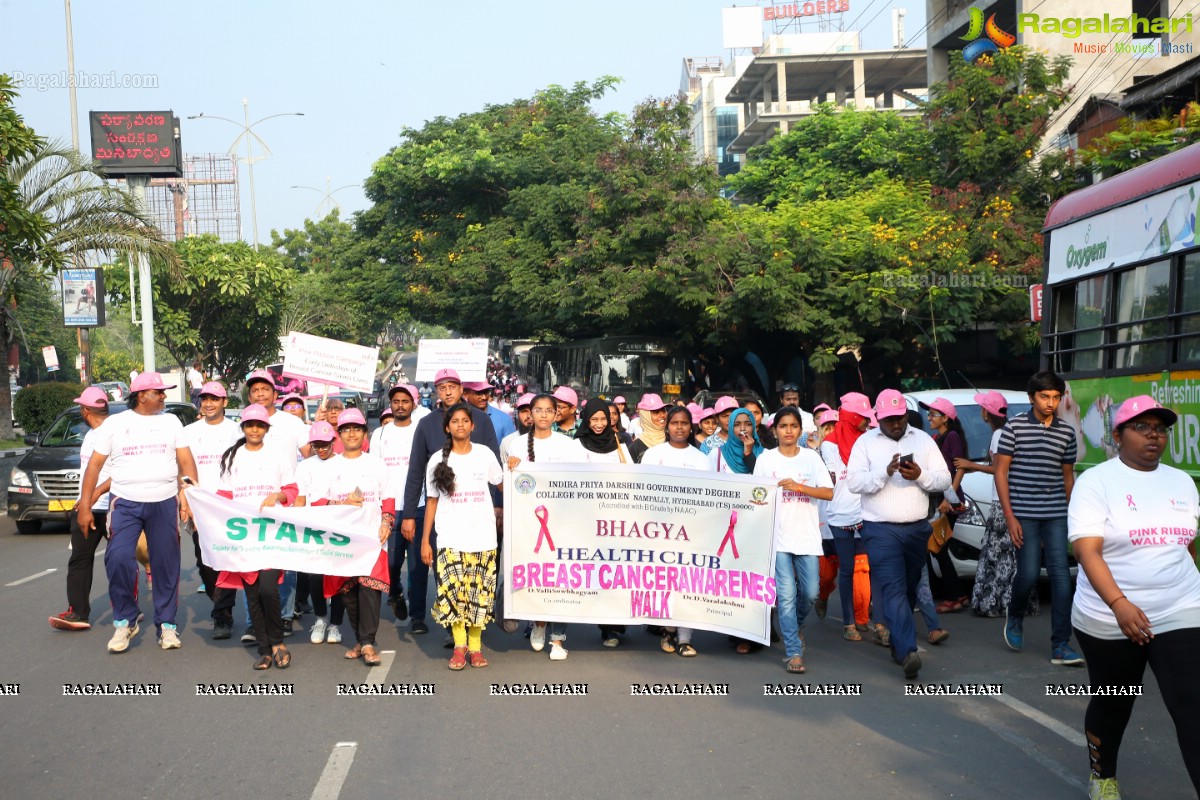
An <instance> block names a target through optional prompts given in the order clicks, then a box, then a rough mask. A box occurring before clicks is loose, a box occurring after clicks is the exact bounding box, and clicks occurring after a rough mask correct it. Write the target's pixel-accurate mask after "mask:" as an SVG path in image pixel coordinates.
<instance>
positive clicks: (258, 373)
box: [246, 369, 275, 388]
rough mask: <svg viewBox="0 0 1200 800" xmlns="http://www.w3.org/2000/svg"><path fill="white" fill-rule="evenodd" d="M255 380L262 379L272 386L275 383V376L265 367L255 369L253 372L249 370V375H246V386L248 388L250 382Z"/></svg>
mask: <svg viewBox="0 0 1200 800" xmlns="http://www.w3.org/2000/svg"><path fill="white" fill-rule="evenodd" d="M255 381H262V382H264V383H269V384H271V386H274V385H275V376H274V375H272V374H271V373H269V372H267V371H266V370H265V369H256V370H254V372H251V373H250V374H249V375H247V376H246V388H249V387H250V384H252V383H254V382H255Z"/></svg>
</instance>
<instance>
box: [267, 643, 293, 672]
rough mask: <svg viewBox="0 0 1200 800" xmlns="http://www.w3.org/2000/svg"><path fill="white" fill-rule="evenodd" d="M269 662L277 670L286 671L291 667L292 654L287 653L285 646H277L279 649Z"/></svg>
mask: <svg viewBox="0 0 1200 800" xmlns="http://www.w3.org/2000/svg"><path fill="white" fill-rule="evenodd" d="M271 660H272V661H273V662H274V663H275V666H277V667H279V669H287V668H288V667H290V666H291V665H292V654H291V653H289V652H288V649H287V646H286V645H282V644H281V645H279V649H278V650H276V651H275V652H274V653H273V654H272V655H271Z"/></svg>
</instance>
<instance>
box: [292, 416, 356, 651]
mask: <svg viewBox="0 0 1200 800" xmlns="http://www.w3.org/2000/svg"><path fill="white" fill-rule="evenodd" d="M335 439H337V431H335V430H334V429H333V426H332V425H330V424H329V423H328V422H314V423H313V424H312V425H311V426H309V429H308V444H309V446H310V447H311V448H312V452H313V454H312V455H311V456H309V457H308V458H306V459H304V460H303V461H301V462H300V463H299V464H297V465H296V487H297V490H298V491H299V496H297V497H296V505H298V506H304V505H309V504H310V503H320V502H321V501H322V500H324V499H325V498H327V497H329V480H330V477H331V476H330V472H329V462H330V461H331V460H332V459H333V442H334V440H335ZM307 578H308V580H307V581H306V583H307V585H308V596H307V597H306V596H305V595H304V594H301V595H300V596H299V597H298V598H297V601H298V602H301V603H303V602H304V601H306V600H308V601H311V603H312V609H313V616H314V617H316V621H315V622H313V626H312V632H311V633H310V634H309V637H308V640H309V641H310V642H312V643H313V644H322V643H324V642H329V643H330V644H339V643H341V641H342V630H341V627H340V626H341V624H342V619H343V618H344V616H345V613H346V607H345V605H343V603H342V598H341V596H340V595H334V596H333V600H332V602H327V600H326V597H325V576H324V575H318V574H314V573H309V574H308V575H307ZM296 583H297V585H299V584H300V581H299V580H297V581H296ZM326 610H328V611H329V621H328V622H326V620H325V612H326Z"/></svg>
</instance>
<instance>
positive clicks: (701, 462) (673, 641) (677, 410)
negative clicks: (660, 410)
mask: <svg viewBox="0 0 1200 800" xmlns="http://www.w3.org/2000/svg"><path fill="white" fill-rule="evenodd" d="M666 427H667V440H666V441H665V442H663V443H662V444H656V445H654V447H651V448H650V449H649V450H647V451H646V453H645V455H643V456H642V462H641V463H642V466H646V465H649V466H654V467H676V468H678V469H698V470H703V471H705V472H707V471H708V469H709V466H708V456H706V455H704V453H701V452H700V448H699V447H697V446H696V445H695V444H694V442H693V439H692V415H691V412H690V411H688V409H686V408H684V407H683V406H675V407H674V408H672V409H671V410H670V411H668V412H667V423H666ZM692 633H693V630H692V628H684V627H680V628H665V629H664V633H663V634H662V639H661V641H660V642H659V646H660V647H661V648H662V651H663V652H664V653H678V654H679V655H681V656H683V657H684V658H692V657H693V656H695V655H696V648H695V647H693V646H692Z"/></svg>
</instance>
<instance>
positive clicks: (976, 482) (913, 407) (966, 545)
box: [904, 389, 1029, 578]
mask: <svg viewBox="0 0 1200 800" xmlns="http://www.w3.org/2000/svg"><path fill="white" fill-rule="evenodd" d="M988 391H992V390H990V389H941V390H932V391H921V392H908V393H906V394H905V395H904V398H905V401H906V402H907V403H908V408H909V410H910V411H917V412H919V413H920V414H921V419H922V420H923V423H924V427H925V432H926V433H928V434H930V435H931V436H932V435H933V431H932V429H931V428H930V427H929V403H932V402H933V401H934V400H936V399H937V398H939V397H944V398H946V399H947V400H949V401H950V402H951V403H953V404H954V407H955V409H957V411H958V420H959V422H961V423H962V426H963V430H964V431H965V432H966V435H967V458H969V459H971V460H972V461H986V460H987V456H988V444H990V443H991V441H992V429H991V427H990V426H989V425H988V424H987V423H986V422H984V420H983V417H982V416H981V415H980V413H979V404H978V403H976V402H975V395H976V394H977V393H981V392H988ZM996 391H999V392H1000V394H1002V395H1004V399H1005V400H1007V401H1008V416H1009V417H1012V416H1014V415H1016V414H1021V413H1023V412H1025V411H1028V410H1029V395H1027V394H1026V393H1025V392H1014V391H1006V390H996ZM960 489H961V491H960V493H959V494H960V495H961V496H962V499H963V501H964V502H965V503H966V504H967V511H966V513H964V514H962V515H960V516H959V517H958V519H957V520H956V521H955V523H954V537H953V538H952V539H951V540H950V543H949V544H948V545H946V547H947V549H948V550H949V551H950V558H951V560H952V561H953V562H954V568H955V570H956V571H957V572H958V574H959V576H960V577H964V578H971V577H973V576H974V575H975V570H976V568H977V567H978V566H979V550H980V547H982V545H983V528H984V525H985V524H986V523H987V518H988V515H989V514H991V513H992V503H993V502H994V501H995V497H994V488H993V483H992V476H991V475H989V474H987V473H986V472H968V473H966V474H965V475H964V476H963V480H962V484H961V486H960ZM933 569H934V574H935V575H938V577H941V575H940V572H939V571H938V566H937V560H936V559H935V560H934V562H933Z"/></svg>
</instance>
